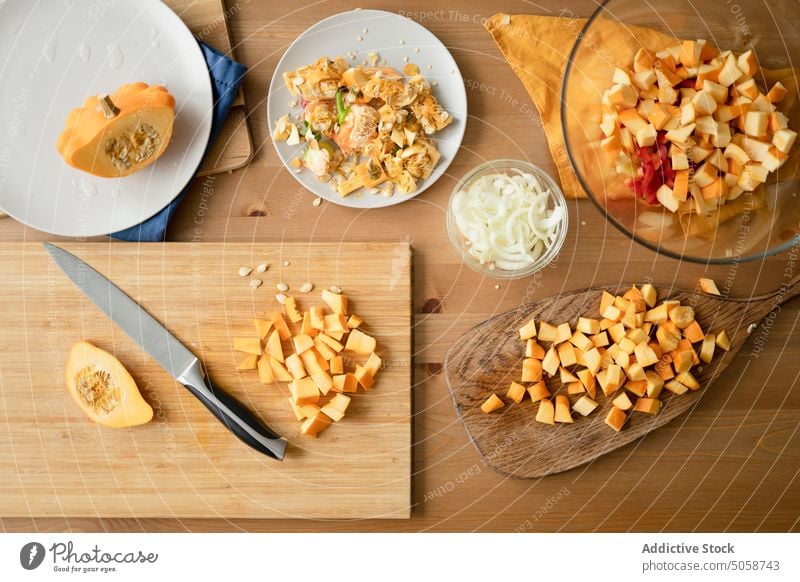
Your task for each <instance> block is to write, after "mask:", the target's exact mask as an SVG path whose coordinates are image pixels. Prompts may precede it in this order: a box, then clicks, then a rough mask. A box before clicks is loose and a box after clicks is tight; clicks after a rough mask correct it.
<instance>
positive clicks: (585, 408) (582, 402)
mask: <svg viewBox="0 0 800 582" xmlns="http://www.w3.org/2000/svg"><path fill="white" fill-rule="evenodd" d="M595 408H597V402H595V401H594V400H592V399H591V398H589V397H588V396H581V397H580V398H578V400H577V402H575V404H573V405H572V410H574V411H575V412H577V413H578V414H580V415H581V416H589V415H590V414H591V413H592V411H593V410H594V409H595Z"/></svg>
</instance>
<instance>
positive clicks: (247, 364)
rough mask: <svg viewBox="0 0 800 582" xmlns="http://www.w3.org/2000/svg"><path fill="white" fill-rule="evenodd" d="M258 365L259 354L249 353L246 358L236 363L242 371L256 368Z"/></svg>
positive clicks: (237, 367)
mask: <svg viewBox="0 0 800 582" xmlns="http://www.w3.org/2000/svg"><path fill="white" fill-rule="evenodd" d="M257 367H258V356H256V355H253V354H248V355H247V356H245V358H244V359H243V360H242V361H241V362H239V363H238V364H236V369H237V370H238V371H240V372H242V371H245V370H255V369H256V368H257Z"/></svg>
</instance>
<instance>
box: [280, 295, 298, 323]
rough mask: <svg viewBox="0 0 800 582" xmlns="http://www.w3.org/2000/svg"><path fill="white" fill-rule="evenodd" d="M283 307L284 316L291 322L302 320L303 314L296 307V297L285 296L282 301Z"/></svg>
mask: <svg viewBox="0 0 800 582" xmlns="http://www.w3.org/2000/svg"><path fill="white" fill-rule="evenodd" d="M283 308H284V310H285V311H286V317H288V318H289V320H290V321H291V322H292V323H300V322H301V321H303V314H302V313H300V311H298V309H297V299H295V298H294V297H287V298H286V300H285V301H284V303H283Z"/></svg>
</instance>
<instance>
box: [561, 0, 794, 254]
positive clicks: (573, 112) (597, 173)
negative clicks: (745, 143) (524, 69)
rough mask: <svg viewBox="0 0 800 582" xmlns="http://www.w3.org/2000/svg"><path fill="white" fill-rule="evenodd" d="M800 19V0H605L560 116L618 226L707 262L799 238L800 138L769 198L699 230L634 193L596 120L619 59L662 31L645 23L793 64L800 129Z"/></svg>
mask: <svg viewBox="0 0 800 582" xmlns="http://www.w3.org/2000/svg"><path fill="white" fill-rule="evenodd" d="M799 26H800V4H798V1H797V0H765V1H747V0H736V2H730V3H728V2H723V1H720V0H669V1H668V2H647V1H642V0H608V1H606V2H604V3H603V4H602V5H601V6H600V7H599V8H598V9H597V10H596V11H595V13H594V14H593V15H592V17H591V18H590V19H589V20H588V22H587V23H586V25H585V27H584V29H583V31H582V33H581V34H580V35H579V36H578V40H577V41H576V43H575V46H574V48H573V50H572V53H571V55H570V58H569V62H568V64H567V69H566V72H565V75H564V83H563V87H562V91H563V93H562V94H563V99H562V103H561V121H562V127H563V130H564V139H565V142H566V147H567V152H568V154H569V158H570V161H571V163H572V166H573V169H574V171H575V173H576V174H577V177H578V180H579V181H580V183H581V185H582V186H583V188H584V189H585V190H586V192H587V194H588V195H589V197H590V198H591V199H592V200H593V201H594V202H595V203H596V204H597V206H598V207H599V208H600V210H601V211H602V212H603V213H604V214H605V216H606V218H607V219H608V220H609V221H610V222H611V223H612V224H613V225H614V226H616V227H617V228H619V229H620V230H621V231H622V232H624V233H626V234H628V235H629V236H631V237H632V238H633V239H634V240H636V241H637V242H639V243H641V244H642V245H644V246H646V247H648V248H650V249H652V250H655V251H657V252H660V253H663V254H665V255H668V256H671V257H673V258H681V259H685V260H689V261H695V262H702V263H734V262H740V261H748V260H754V259H759V258H763V257H765V256H768V255H772V254H775V253H779V252H781V251H784V250H787V249H788V248H790V247H791V246H792V245H793V244H795V243H797V242H800V197H798V196H799V195H800V143H798V144H796V146H795V147H794V149H793V150H792V154H791V156H790V159H789V160H788V161H787V162H786V163H785V164H784V165H783V166H782V167H781V168H780V169H779V170H778V171H777V172H775V173H774V174H772V175H770V179H769V181H768V182H767V183H766V184H765V186H764V188H765V195H764V198H763V199H764V202H765V204H763V205H762V206H761V207H760V208H745V210H744V211H743V212H741V213H738V214H737V215H735V216H733V217H729V218H727V219H725V220H719V221H718V220H716V219H715V217H714V215H712V217H711V219H712V223H705V224H706V226H707V229H706V232H703V233H700V234H698V233H697V232H696V230H699V229H695V228H694V227H693V226H692V223H691V222H689V221H687V222H684V223H683V224H682V222H681V219H679V218H678V216H677V215H674V214H672V213H671V212H669V211H666V210H665V209H664V208H663V207H661V206H660V205H659V206H652V205H649V204H647V203H645V202H644V201H642V200H635V199H632V198H630V193H631V190H630V187H629V186H628V185H627V184H626V179H625V178H624V177H621V176H620V175H618V174H617V173H616V171H615V170H614V168H613V167H611V166H610V164H609V163H608V162H607V161H606V159H605V156H604V155H603V154H602V152H601V151H600V149H599V142H600V139H601V138H602V135H601V131H600V128H599V127H598V125H599V122H600V120H601V111H600V101H601V98H602V95H603V93H604V92H605V90H606V89H608V88H609V87H610V86H611V85H612V76H613V72H614V68H615V67H618V66H623V67H630V64H631V62H632V60H633V58H632V57H633V54H634V52H635V51H636V50H637V49H638V48H639V47H641V46H643V45H648V44H650V45H652V44H653V41H654V39H655V38H656V37H654V36H653V33H651V32H649V31H648V32H643V30H642V27H645V28H648V29H655V30H656V31H658V32H659V33H663V35H665V36H664V37H663V39H661V38H658V40H659V42H658V44H661V42H660V41H661V40H664V42H665V43H666V42H667V41H668V42H669V44H671V45H675V44H678V41H679V40H683V39H706V40H707V41H708V42H711V43H713V44H715V45H716V46H717V47H719V48H720V49H721V50H733V51H735V52H737V53H740V52H744V51H746V50H748V49H753V50H754V51H755V53H756V55H757V58H758V60H759V62H760V65H761V67H763V68H766V69H771V70H778V69H786V71H785V72H782V73H781V75H780V78H781V81H782V82H783V84H784V85H786V87H787V89H788V91H789V94H788V95H787V96H786V98H785V99H784V101H783V102H782V103H781V104H780V109H781V110H782V111H784V110H785V111H784V113H786V114H787V115H788V116H789V120H790V121H789V127H790V128H791V129H793V130H794V131H799V130H800V95H799V94H798V83H800V34H798V33H797V30H798V27H799ZM648 48H650V49H651V50H653V49H654V48H658V47H653V46H649V47H648ZM662 48H666V47H662ZM792 69H794V70H792ZM756 80H757V82H758V83H759V85H761V86H762V91H763V90H764V82H765V80H764V78H763V76H762V75H761V74H759V75H757V77H756ZM687 218H688V217H687ZM687 218H685V219H684V220H687ZM719 218H720V219H721V218H724V217H722V216H719ZM689 220H690V219H689ZM694 224H697V223H696V222H695V223H694ZM711 224H714V225H715V226H714V227H713V228H712V227H710V225H711Z"/></svg>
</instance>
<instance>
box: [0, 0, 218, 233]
mask: <svg viewBox="0 0 800 582" xmlns="http://www.w3.org/2000/svg"><path fill="white" fill-rule="evenodd" d="M0 38H2V39H3V42H2V43H0V79H2V83H0V208H1V209H2V210H4V211H5V212H7V213H8V214H10V215H11V216H13V217H14V218H16V219H17V220H19V221H20V222H23V223H25V224H27V225H29V226H32V227H34V228H37V229H39V230H43V231H46V232H50V233H53V234H59V235H66V236H77V237H84V236H93V235H100V234H107V233H111V232H115V231H117V230H121V229H124V228H127V227H129V226H133V225H135V224H139V223H140V222H142V221H143V220H145V219H147V218H149V217H151V216H152V215H154V214H156V213H157V212H158V211H159V210H161V209H162V208H164V207H165V206H166V205H167V204H169V203H170V202H171V201H172V200H173V199H174V198H175V197H176V196H177V195H178V193H179V192H180V191H181V190H182V189H183V188H184V186H186V184H187V183H188V182H189V180H190V179H191V178H192V176H193V175H194V174H195V172H196V171H197V168H198V166H199V164H200V162H201V160H202V158H203V153H204V152H205V149H206V145H207V144H208V138H209V133H210V131H211V120H212V107H213V95H212V92H211V80H210V78H209V75H208V68H207V66H206V63H205V59H203V54H202V52H201V51H200V47H199V46H198V44H197V41H196V40H195V38H194V36H192V33H191V32H190V31H189V29H188V28H187V27H186V25H185V24H184V23H183V22H182V21H181V20H180V18H178V16H177V15H176V14H175V13H174V12H172V10H170V9H169V8H168V7H167V6H166V5H165V4H163V3H162V2H160V1H159V0H114V1H113V2H98V1H97V0H58V1H56V0H50V1H42V0H38V1H35V0H5V2H0ZM136 81H144V82H145V83H148V84H150V85H153V84H162V85H165V86H166V87H167V89H169V91H170V92H171V93H172V94H173V95H174V97H175V101H176V103H175V113H176V116H175V127H174V131H173V138H172V143H171V144H170V145H169V147H168V148H167V150H166V152H165V153H164V155H163V156H162V157H161V158H159V159H158V161H156V162H155V163H154V164H152V165H151V166H149V167H147V168H145V169H144V170H142V171H140V172H137V173H136V174H133V175H131V176H128V177H125V178H113V179H110V178H96V177H94V176H91V175H90V174H87V173H84V172H81V171H80V170H76V169H74V168H72V167H70V166H68V165H67V164H66V163H65V162H64V161H63V160H62V159H61V156H59V154H58V152H57V151H56V139H57V137H58V135H59V133H61V131H62V129H63V128H64V120H65V119H66V118H67V114H68V113H69V111H70V110H71V109H73V108H75V107H79V106H80V105H81V104H82V103H83V100H84V99H85V98H86V97H88V96H90V95H96V94H98V93H111V92H113V91H114V90H116V89H117V88H118V87H119V86H120V85H122V84H124V83H132V82H136Z"/></svg>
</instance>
